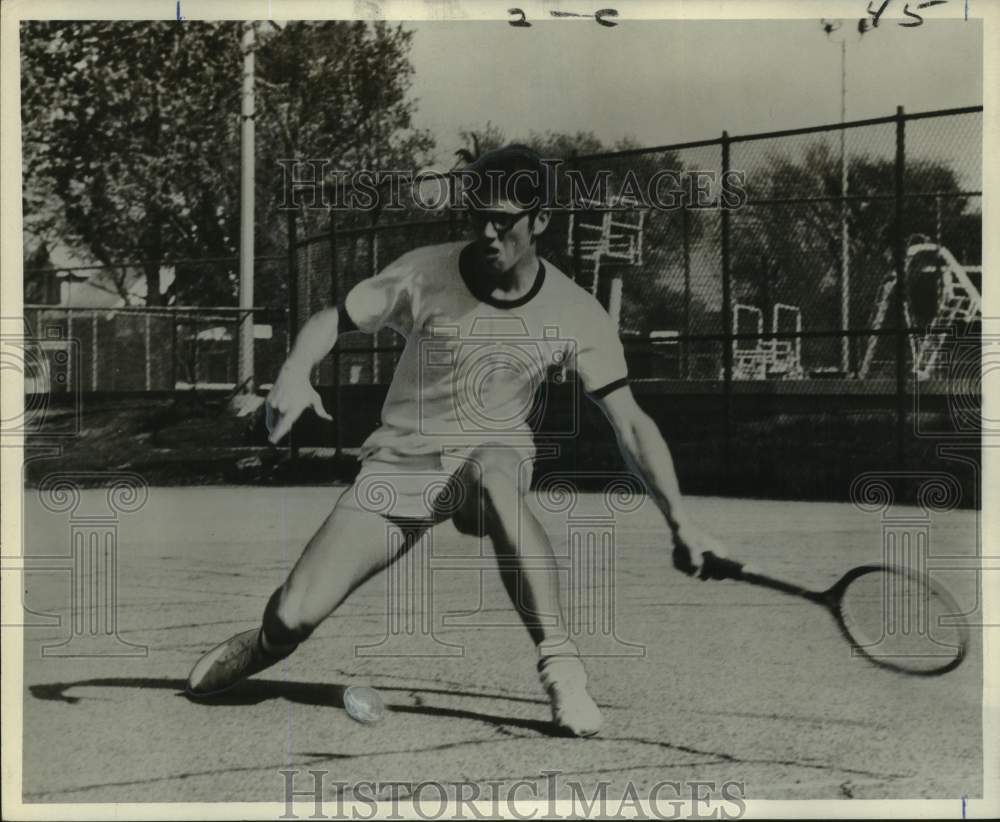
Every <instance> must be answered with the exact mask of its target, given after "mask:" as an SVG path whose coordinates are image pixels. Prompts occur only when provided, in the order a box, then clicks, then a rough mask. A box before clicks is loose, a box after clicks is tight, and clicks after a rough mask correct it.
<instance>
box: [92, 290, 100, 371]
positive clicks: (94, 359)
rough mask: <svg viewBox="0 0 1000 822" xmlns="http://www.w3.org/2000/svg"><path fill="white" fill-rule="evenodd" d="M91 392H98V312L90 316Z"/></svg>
mask: <svg viewBox="0 0 1000 822" xmlns="http://www.w3.org/2000/svg"><path fill="white" fill-rule="evenodd" d="M90 356H91V360H92V361H91V363H90V390H91V391H96V390H97V360H98V358H99V357H100V352H99V351H98V350H97V311H96V309H95V310H94V313H93V314H91V315H90Z"/></svg>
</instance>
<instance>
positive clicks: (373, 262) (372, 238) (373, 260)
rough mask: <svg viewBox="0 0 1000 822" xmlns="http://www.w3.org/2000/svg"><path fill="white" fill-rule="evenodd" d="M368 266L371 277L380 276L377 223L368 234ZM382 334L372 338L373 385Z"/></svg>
mask: <svg viewBox="0 0 1000 822" xmlns="http://www.w3.org/2000/svg"><path fill="white" fill-rule="evenodd" d="M368 264H369V269H370V271H369V275H368V276H370V277H374V276H375V275H376V274H378V234H377V232H376V223H372V226H371V232H370V233H369V234H368ZM380 336H381V334H380V332H376V333H375V336H374V337H372V384H373V385H375V384H377V383H378V381H379V377H380V376H381V375H380V374H379V361H378V355H379V351H378V349H379V339H378V338H379V337H380Z"/></svg>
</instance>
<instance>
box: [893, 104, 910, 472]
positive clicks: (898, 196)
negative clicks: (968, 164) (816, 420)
mask: <svg viewBox="0 0 1000 822" xmlns="http://www.w3.org/2000/svg"><path fill="white" fill-rule="evenodd" d="M895 170H896V174H895V206H896V207H895V213H894V217H893V222H892V228H893V237H892V261H893V267H894V268H895V269H896V300H895V310H896V465H897V467H898V468H903V467H904V465H905V463H906V344H907V342H908V336H909V333H910V332H909V329H908V328H907V324H906V251H905V249H904V248H903V232H904V225H903V220H904V219H905V214H904V210H903V209H904V201H903V196H904V193H905V174H906V119H905V117H904V116H903V107H902V106H897V108H896V169H895Z"/></svg>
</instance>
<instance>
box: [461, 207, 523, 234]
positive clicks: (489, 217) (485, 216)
mask: <svg viewBox="0 0 1000 822" xmlns="http://www.w3.org/2000/svg"><path fill="white" fill-rule="evenodd" d="M532 213H533V212H531V211H518V212H514V213H511V212H509V211H476V210H470V211H469V212H468V220H469V223H470V224H471V225H472V227H473V228H475V229H476V230H477V231H482V230H483V229H484V228H486V225H487V223H489V224H490V225H492V226H493V229H494V231H496V233H497V234H498V235H499V236H503V235H504V234H506V233H507V232H508V231H510V230H511V229H512V228H513V227H514V226H515V225H517V223H518V221H520V219H521V218H522V217H527V216H528V215H529V214H532Z"/></svg>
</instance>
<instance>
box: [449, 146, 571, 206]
mask: <svg viewBox="0 0 1000 822" xmlns="http://www.w3.org/2000/svg"><path fill="white" fill-rule="evenodd" d="M459 173H460V175H462V176H461V179H462V182H463V183H464V185H463V194H464V195H465V197H466V200H467V203H468V204H469V205H470V206H471V207H473V208H485V207H487V206H488V205H490V204H491V203H495V202H496V201H497V200H499V199H505V200H509V201H510V202H512V203H514V204H515V205H517V206H519V207H521V208H523V209H525V210H530V211H537V210H538V209H540V208H545V207H547V206H548V205H549V203H550V202H551V199H552V198H551V194H550V192H551V185H550V180H549V178H550V177H552V176H553V174H552V169H551V168H550V167H549V166H548V165H546V164H545V163H544V162H542V157H541V155H539V154H538V152H537V151H535V150H534V149H531V148H529V147H528V146H526V145H522V144H520V143H512V144H511V145H507V146H503V147H502V148H497V149H493V150H492V151H487V152H485V153H483V154H481V155H480V156H479V157H477V158H476V159H475V160H473V161H472V162H471V163H469V164H468V165H466V166H465V167H464V168H462V169H460V170H459Z"/></svg>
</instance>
